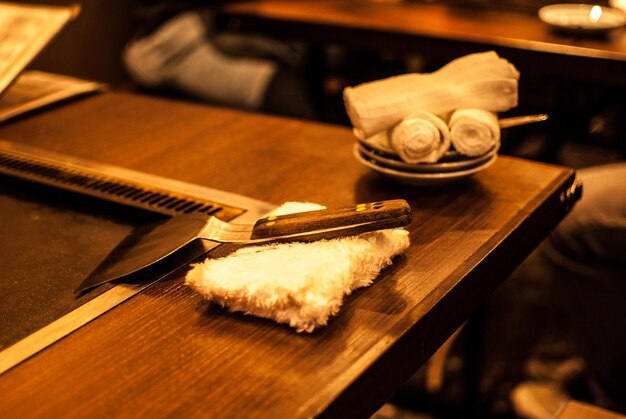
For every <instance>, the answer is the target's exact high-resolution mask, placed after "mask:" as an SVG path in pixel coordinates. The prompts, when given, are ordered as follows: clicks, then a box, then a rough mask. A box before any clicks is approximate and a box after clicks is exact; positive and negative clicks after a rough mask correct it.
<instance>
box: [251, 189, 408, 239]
mask: <svg viewBox="0 0 626 419" xmlns="http://www.w3.org/2000/svg"><path fill="white" fill-rule="evenodd" d="M410 221H411V207H410V206H409V204H408V203H407V202H406V201H405V200H404V199H393V200H388V201H379V202H371V203H367V204H357V205H354V206H351V207H345V208H334V209H323V210H317V211H307V212H301V213H296V214H288V215H279V216H269V217H265V218H261V219H260V220H258V221H257V222H256V224H255V225H254V228H253V230H252V234H251V238H252V239H265V238H272V237H282V236H289V235H293V234H303V233H316V234H313V235H311V236H310V237H309V239H310V240H318V239H320V238H332V237H338V236H345V235H346V232H345V230H350V234H359V233H363V232H366V231H373V230H381V229H385V228H395V227H401V226H404V225H407V224H408V223H409V222H410ZM320 230H327V231H320ZM329 230H330V231H329ZM306 237H307V236H303V238H304V239H305V240H306Z"/></svg>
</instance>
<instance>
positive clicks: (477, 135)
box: [448, 109, 500, 157]
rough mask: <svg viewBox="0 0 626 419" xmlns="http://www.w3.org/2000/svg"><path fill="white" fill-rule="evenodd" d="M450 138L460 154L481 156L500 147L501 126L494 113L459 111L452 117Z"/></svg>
mask: <svg viewBox="0 0 626 419" xmlns="http://www.w3.org/2000/svg"><path fill="white" fill-rule="evenodd" d="M448 125H449V126H450V137H451V140H452V145H453V146H454V148H455V149H456V151H458V152H459V153H461V154H463V155H466V156H470V157H474V156H480V155H483V154H485V153H486V152H488V151H489V150H491V149H493V148H494V147H499V145H500V125H499V124H498V116H497V115H496V114H495V113H494V112H489V111H486V110H484V109H458V110H456V111H454V112H453V113H452V116H450V121H449V122H448Z"/></svg>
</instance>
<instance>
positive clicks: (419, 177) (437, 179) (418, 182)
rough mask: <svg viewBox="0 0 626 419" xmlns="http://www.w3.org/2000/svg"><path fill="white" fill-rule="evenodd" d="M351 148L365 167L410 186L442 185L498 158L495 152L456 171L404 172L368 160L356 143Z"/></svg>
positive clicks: (470, 173)
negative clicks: (466, 167)
mask: <svg viewBox="0 0 626 419" xmlns="http://www.w3.org/2000/svg"><path fill="white" fill-rule="evenodd" d="M352 150H353V153H354V157H356V159H357V160H358V161H359V162H360V163H361V164H363V165H365V166H366V167H368V168H370V169H372V170H373V171H375V172H378V173H380V174H382V175H384V176H387V177H390V178H392V179H395V180H397V181H399V182H402V183H405V184H408V185H412V186H438V185H443V184H446V183H449V182H453V181H456V180H459V179H464V178H467V177H469V176H472V175H474V174H476V173H478V172H480V171H482V170H484V169H486V168H487V167H489V166H491V165H492V164H493V163H494V162H495V161H496V159H497V158H498V154H497V153H496V154H494V155H493V156H492V157H491V158H490V159H489V160H487V161H486V162H485V163H483V164H481V165H479V166H476V167H472V168H471V169H467V170H460V171H457V172H446V173H414V172H405V171H401V170H394V169H389V168H387V167H383V166H380V165H378V164H377V163H376V162H375V161H372V160H369V159H368V158H367V157H366V156H364V155H363V154H361V152H360V151H359V145H358V144H355V145H354V147H353V149H352Z"/></svg>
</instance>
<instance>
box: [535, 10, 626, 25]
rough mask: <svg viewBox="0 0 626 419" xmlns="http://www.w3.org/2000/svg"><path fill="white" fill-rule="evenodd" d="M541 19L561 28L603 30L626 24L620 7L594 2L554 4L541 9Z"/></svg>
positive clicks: (624, 15) (625, 18) (625, 15)
mask: <svg viewBox="0 0 626 419" xmlns="http://www.w3.org/2000/svg"><path fill="white" fill-rule="evenodd" d="M538 14H539V19H541V20H542V21H543V22H545V23H547V24H548V25H550V26H552V27H554V28H557V29H559V30H565V31H570V32H601V31H606V30H609V29H616V28H620V27H622V26H624V25H625V24H626V14H624V12H622V11H621V10H619V9H615V8H612V7H606V6H599V5H593V4H577V3H564V4H552V5H550V6H545V7H542V8H541V9H539V12H538Z"/></svg>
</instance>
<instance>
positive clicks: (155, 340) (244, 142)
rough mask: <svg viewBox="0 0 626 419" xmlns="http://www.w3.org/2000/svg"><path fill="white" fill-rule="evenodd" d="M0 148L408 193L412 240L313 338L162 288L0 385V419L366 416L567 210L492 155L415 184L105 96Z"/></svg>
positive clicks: (308, 146)
mask: <svg viewBox="0 0 626 419" xmlns="http://www.w3.org/2000/svg"><path fill="white" fill-rule="evenodd" d="M0 138H2V139H5V140H10V141H15V142H19V143H22V144H27V145H30V146H37V147H42V148H45V149H48V150H50V151H53V152H60V153H65V154H71V155H74V156H77V157H80V158H86V159H90V160H94V161H97V162H102V163H106V164H112V165H118V166H123V167H126V168H130V169H134V170H138V171H143V172H147V173H152V174H156V175H159V176H165V177H169V178H173V179H178V180H182V181H185V182H191V183H195V184H200V185H204V186H208V187H211V188H216V189H220V190H225V191H229V192H234V193H238V194H242V195H246V196H249V197H251V198H255V199H259V200H264V201H268V202H272V203H275V204H280V203H282V202H285V201H312V202H318V203H321V204H324V205H327V206H337V205H349V204H353V203H355V202H365V201H373V200H379V199H391V198H405V199H407V200H408V201H409V203H410V204H411V206H412V208H413V221H412V223H411V224H410V226H409V227H408V229H409V230H410V237H411V246H410V248H409V249H408V250H407V252H406V253H405V254H404V255H402V256H401V257H399V258H397V259H396V260H395V262H394V264H393V265H392V266H391V267H390V268H388V269H386V270H385V271H384V272H383V273H382V274H381V275H380V276H379V277H378V278H377V280H376V281H375V283H374V284H373V285H371V286H370V287H368V288H364V289H360V290H357V291H356V292H355V293H353V294H352V295H350V296H348V297H347V298H346V300H345V303H344V305H343V307H342V309H341V311H340V312H339V314H338V315H337V316H336V317H335V318H333V319H332V320H331V321H330V324H329V325H328V326H327V327H324V328H322V329H320V330H319V331H316V332H315V333H313V334H298V333H296V332H294V331H293V330H292V329H290V328H288V327H286V326H282V325H277V324H275V323H273V322H271V321H268V320H263V319H258V318H254V317H251V316H245V315H241V314H232V313H229V312H227V311H226V310H224V309H221V308H219V307H214V306H211V305H209V304H207V303H206V302H204V301H203V300H202V298H201V297H200V296H199V295H198V294H196V293H194V291H192V290H191V289H189V288H188V287H186V286H185V285H184V284H183V279H182V277H181V276H177V277H176V278H174V279H169V280H166V281H161V282H158V283H156V284H155V285H153V286H151V287H149V288H147V289H146V290H144V291H143V292H141V293H139V294H138V295H136V296H135V297H133V298H131V299H130V300H128V301H126V302H125V303H123V304H121V305H119V306H118V307H116V308H114V309H112V310H110V311H108V312H107V313H105V314H104V315H102V316H100V317H99V318H97V319H95V320H93V321H92V322H90V323H89V324H87V325H86V326H84V327H82V328H80V329H79V330H77V331H75V332H74V333H72V334H71V335H69V336H68V337H66V338H64V339H62V340H60V341H58V342H57V343H55V344H53V345H52V346H50V347H48V348H47V349H45V350H44V351H42V352H40V353H38V354H37V355H35V356H33V357H31V358H30V359H28V360H27V361H25V362H23V363H21V364H19V365H17V366H16V367H14V368H12V369H10V370H9V371H7V372H5V373H4V374H2V375H0V393H1V394H2V397H1V398H0V417H59V416H65V417H116V416H133V417H138V416H143V417H147V416H150V417H165V416H169V417H171V416H177V417H188V416H197V417H250V416H256V417H260V416H261V417H275V418H281V417H290V418H294V417H310V416H318V415H321V416H324V415H328V416H343V417H347V416H349V417H357V416H363V415H369V414H371V413H372V412H374V411H375V410H376V409H377V408H378V407H379V406H380V405H382V403H384V401H385V400H387V399H388V398H389V397H390V396H391V395H392V394H393V393H394V392H395V391H396V390H397V389H398V388H399V387H400V386H401V385H402V383H403V382H404V381H405V380H406V379H407V378H408V377H409V376H410V375H411V374H413V373H414V372H415V371H416V370H417V369H418V368H419V367H420V366H421V365H422V364H423V363H424V362H425V361H426V360H427V359H428V357H429V356H430V355H431V354H432V353H433V352H434V351H435V350H436V349H437V348H438V347H439V346H440V345H441V344H442V343H443V342H444V341H445V340H446V338H447V337H449V336H450V335H451V334H452V333H453V332H454V331H455V330H456V329H457V328H458V327H459V326H460V325H461V324H462V323H463V322H464V321H465V320H467V318H468V317H469V316H470V315H471V313H472V312H473V310H474V309H476V308H477V307H478V306H479V305H480V304H481V302H482V301H484V300H485V298H486V297H487V296H488V295H489V294H490V293H491V292H492V291H493V290H494V289H495V288H496V287H497V286H498V284H499V283H500V282H501V281H502V280H503V279H505V278H506V276H507V274H508V273H509V272H510V271H511V270H512V269H514V267H515V266H516V265H517V264H518V263H519V262H520V261H521V260H522V259H523V258H524V257H525V256H526V255H527V254H528V253H529V252H530V251H531V250H532V249H533V248H534V247H535V246H536V245H537V243H538V242H539V241H540V240H541V239H542V238H543V237H545V235H546V234H547V233H548V232H549V231H550V230H551V229H552V228H553V227H554V226H555V225H556V223H557V222H558V221H559V220H560V219H561V218H562V217H563V216H564V215H565V214H566V210H567V209H566V206H567V205H565V204H564V203H563V202H562V201H561V195H562V194H563V193H564V192H565V191H566V190H567V189H568V188H569V187H570V185H571V183H572V181H573V180H574V172H573V170H571V169H567V168H563V167H557V166H550V165H545V164H540V163H535V162H531V161H526V160H521V159H516V158H509V157H504V156H501V157H500V158H499V159H498V160H497V161H496V163H495V164H494V165H493V166H491V167H489V168H488V169H486V170H485V171H483V172H481V173H479V174H477V175H475V176H474V177H472V178H470V179H468V180H467V181H461V182H458V183H456V184H450V185H446V186H442V187H437V188H415V187H410V186H403V185H400V184H397V183H394V182H393V181H391V180H388V179H385V178H382V177H379V176H378V175H377V174H375V173H372V172H370V171H369V170H368V169H366V168H365V167H363V166H361V165H360V164H359V163H358V162H357V161H356V160H355V159H354V158H353V156H352V151H351V150H352V145H353V143H354V138H353V136H352V134H351V132H350V130H348V129H346V128H343V127H337V126H332V125H322V124H316V123H311V122H304V121H299V120H289V119H282V118H278V117H270V116H262V115H258V114H252V113H244V112H237V111H233V110H225V109H219V108H211V107H206V106H201V105H195V104H189V103H183V102H176V101H169V100H163V99H157V98H150V97H145V96H138V95H134V94H129V93H120V92H109V93H105V94H102V95H98V96H93V97H88V98H84V99H81V100H77V101H74V102H72V103H68V104H64V105H62V106H58V107H55V108H52V109H49V110H47V111H44V112H41V113H38V114H34V115H31V116H28V117H24V118H22V119H20V120H17V121H14V122H12V123H9V124H5V125H4V126H2V127H0Z"/></svg>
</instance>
